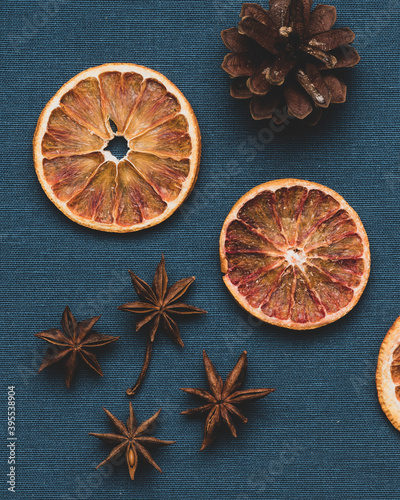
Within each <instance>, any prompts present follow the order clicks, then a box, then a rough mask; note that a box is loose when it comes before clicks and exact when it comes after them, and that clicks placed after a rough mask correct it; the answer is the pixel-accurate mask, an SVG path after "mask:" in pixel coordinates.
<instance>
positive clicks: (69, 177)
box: [43, 153, 104, 201]
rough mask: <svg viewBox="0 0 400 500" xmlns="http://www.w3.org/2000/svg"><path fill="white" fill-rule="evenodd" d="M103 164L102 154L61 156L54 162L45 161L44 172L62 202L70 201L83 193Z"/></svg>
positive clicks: (53, 160) (54, 159)
mask: <svg viewBox="0 0 400 500" xmlns="http://www.w3.org/2000/svg"><path fill="white" fill-rule="evenodd" d="M103 162H104V155H103V154H102V153H90V154H88V155H83V156H61V157H59V158H53V159H52V160H46V159H45V160H43V172H44V176H45V178H46V180H47V182H48V183H49V184H50V185H51V188H52V190H53V192H54V193H55V194H56V196H57V197H58V198H59V199H60V200H61V201H68V200H70V199H71V198H72V197H73V196H74V194H76V193H77V192H79V191H81V189H82V188H83V187H84V186H85V185H86V184H87V182H88V180H89V179H90V177H91V176H92V174H93V173H94V172H95V170H96V169H97V167H98V166H100V165H101V163H103Z"/></svg>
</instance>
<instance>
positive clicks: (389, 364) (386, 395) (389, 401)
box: [376, 317, 400, 431]
mask: <svg viewBox="0 0 400 500" xmlns="http://www.w3.org/2000/svg"><path fill="white" fill-rule="evenodd" d="M376 388H377V391H378V399H379V403H380V404H381V407H382V410H383V411H384V412H385V414H386V416H387V418H388V419H389V420H390V422H391V423H392V424H393V425H394V426H395V427H396V429H397V430H399V431H400V317H398V318H397V319H396V321H395V322H394V323H393V326H392V327H391V328H390V330H389V331H388V332H387V334H386V336H385V338H384V339H383V342H382V345H381V348H380V350H379V356H378V365H377V368H376Z"/></svg>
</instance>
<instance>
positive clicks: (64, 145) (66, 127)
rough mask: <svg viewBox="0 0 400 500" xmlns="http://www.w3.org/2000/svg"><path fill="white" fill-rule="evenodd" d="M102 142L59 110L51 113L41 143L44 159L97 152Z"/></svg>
mask: <svg viewBox="0 0 400 500" xmlns="http://www.w3.org/2000/svg"><path fill="white" fill-rule="evenodd" d="M103 142H104V141H103V140H102V139H101V138H100V137H98V136H97V135H95V134H93V133H91V132H90V131H89V130H87V129H86V128H85V127H82V126H81V125H79V123H77V122H75V121H74V120H72V119H71V118H70V117H69V116H68V115H66V114H65V113H64V112H63V111H62V110H61V108H56V109H55V110H54V111H52V113H51V115H50V117H49V121H48V125H47V131H46V133H45V135H44V137H43V141H42V154H43V156H44V157H45V158H57V157H59V156H70V155H73V154H85V153H91V152H93V151H97V150H99V149H100V148H101V147H102V146H103Z"/></svg>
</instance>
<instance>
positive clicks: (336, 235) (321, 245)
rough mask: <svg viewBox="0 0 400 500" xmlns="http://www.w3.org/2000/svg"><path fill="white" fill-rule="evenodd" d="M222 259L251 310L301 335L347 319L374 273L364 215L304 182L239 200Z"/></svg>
mask: <svg viewBox="0 0 400 500" xmlns="http://www.w3.org/2000/svg"><path fill="white" fill-rule="evenodd" d="M220 259H221V270H222V272H223V274H224V277H223V280H224V282H225V284H226V286H227V287H228V289H229V291H230V292H231V293H232V295H233V297H234V298H235V299H236V301H237V302H238V303H239V304H240V305H241V306H242V307H243V308H244V309H246V310H247V311H248V312H249V313H251V314H252V315H253V316H255V317H257V318H259V319H261V320H262V321H265V322H267V323H271V324H274V325H278V326H281V327H286V328H290V329H294V330H308V329H313V328H318V327H320V326H323V325H326V324H328V323H332V322H333V321H336V320H337V319H339V318H341V317H342V316H344V315H345V314H347V313H348V312H349V311H350V310H351V309H352V308H353V307H354V306H355V305H356V303H357V302H358V300H359V299H360V297H361V295H362V293H363V291H364V288H365V286H366V284H367V281H368V277H369V273H370V250H369V243H368V237H367V234H366V232H365V229H364V227H363V225H362V222H361V220H360V218H359V217H358V215H357V213H356V212H355V211H354V210H353V209H352V208H351V207H350V206H349V204H348V203H347V202H346V201H345V200H344V199H343V198H342V197H341V196H340V195H339V194H338V193H336V192H335V191H333V190H332V189H329V188H327V187H325V186H322V185H320V184H317V183H313V182H309V181H304V180H299V179H280V180H275V181H271V182H267V183H265V184H261V185H260V186H257V187H255V188H254V189H252V190H251V191H249V192H248V193H246V194H245V195H244V196H242V198H240V199H239V201H238V202H237V203H236V204H235V205H234V206H233V208H232V210H231V211H230V213H229V215H228V216H227V218H226V220H225V222H224V224H223V228H222V231H221V236H220Z"/></svg>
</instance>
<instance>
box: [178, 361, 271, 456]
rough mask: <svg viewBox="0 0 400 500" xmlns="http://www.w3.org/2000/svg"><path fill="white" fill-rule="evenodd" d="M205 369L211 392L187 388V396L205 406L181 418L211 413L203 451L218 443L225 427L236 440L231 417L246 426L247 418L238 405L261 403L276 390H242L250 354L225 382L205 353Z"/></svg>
mask: <svg viewBox="0 0 400 500" xmlns="http://www.w3.org/2000/svg"><path fill="white" fill-rule="evenodd" d="M203 360H204V368H205V371H206V374H207V381H208V385H209V387H210V391H207V390H205V389H192V388H184V389H181V391H185V392H187V393H188V394H193V395H194V396H198V397H199V398H201V399H203V400H204V401H205V402H206V403H205V404H204V405H203V406H199V407H198V408H194V409H191V410H185V411H182V412H181V414H182V415H197V414H198V413H208V415H207V419H206V423H205V426H204V438H203V444H202V445H201V448H200V450H204V448H205V447H206V446H208V445H209V444H210V443H212V442H213V441H214V439H215V436H216V432H217V430H218V427H220V425H221V424H222V423H225V424H226V425H227V426H228V428H229V430H230V431H231V433H232V436H234V437H237V434H236V428H235V424H234V421H233V419H232V415H234V416H235V417H238V418H239V419H240V420H241V421H242V422H244V423H247V418H246V417H245V416H244V415H243V414H242V413H241V412H240V411H239V410H238V408H236V405H238V404H241V403H244V402H246V401H251V400H253V399H260V398H263V397H264V396H267V395H268V394H270V393H271V392H273V391H274V390H275V389H246V390H240V387H241V386H242V384H243V381H244V378H245V376H246V372H247V352H246V351H244V352H243V353H242V355H241V356H240V357H239V359H238V362H237V363H236V365H235V367H234V368H233V370H232V371H231V372H230V373H229V375H228V376H227V378H226V380H225V382H223V380H222V378H221V377H220V375H219V374H218V372H217V370H216V369H215V368H214V365H213V364H212V362H211V360H210V358H209V357H208V356H207V354H206V351H203Z"/></svg>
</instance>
